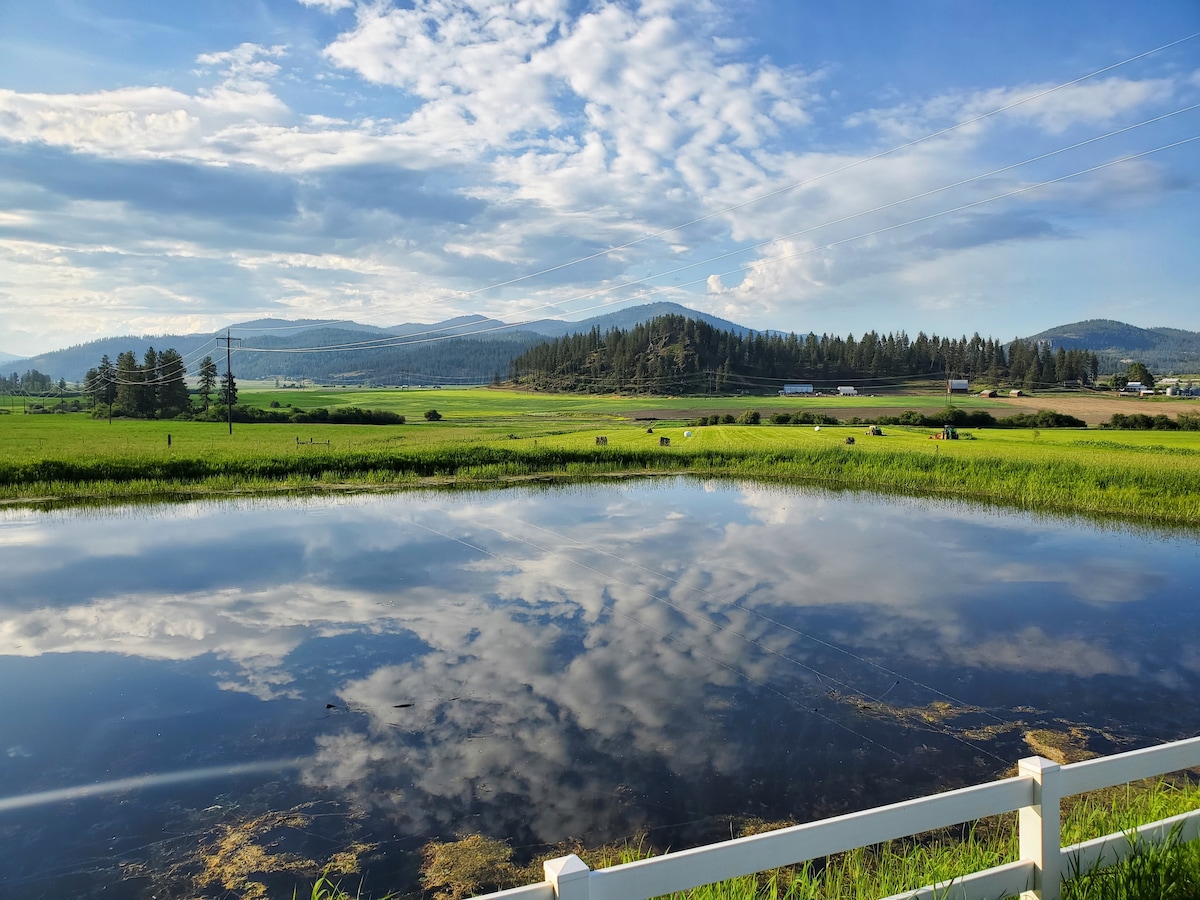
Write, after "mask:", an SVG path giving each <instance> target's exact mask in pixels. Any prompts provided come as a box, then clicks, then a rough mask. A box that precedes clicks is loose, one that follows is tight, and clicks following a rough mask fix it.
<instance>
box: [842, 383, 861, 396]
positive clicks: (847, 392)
mask: <svg viewBox="0 0 1200 900" xmlns="http://www.w3.org/2000/svg"><path fill="white" fill-rule="evenodd" d="M838 394H839V395H841V396H842V397H857V396H858V388H856V387H855V386H854V385H852V384H843V385H838Z"/></svg>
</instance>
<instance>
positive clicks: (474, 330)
mask: <svg viewBox="0 0 1200 900" xmlns="http://www.w3.org/2000/svg"><path fill="white" fill-rule="evenodd" d="M664 315H682V316H685V317H688V318H692V319H699V320H701V321H704V322H707V323H708V324H710V325H712V326H713V327H714V328H717V329H719V330H722V331H731V332H733V333H735V334H738V335H741V336H744V335H746V334H750V333H753V332H754V329H750V328H747V327H746V326H744V325H739V324H737V323H735V322H730V321H728V320H726V319H721V318H718V317H716V316H711V315H708V314H706V313H701V312H697V311H695V310H692V309H688V308H687V307H685V306H680V305H679V304H677V303H650V304H645V305H642V306H633V307H629V308H626V309H622V310H618V311H616V312H611V313H606V314H604V315H601V316H595V317H593V318H590V319H584V320H583V321H580V322H564V321H560V320H556V319H540V320H537V321H533V322H523V323H516V324H511V323H505V322H501V321H499V320H497V319H489V318H486V317H484V316H459V317H457V318H453V319H447V320H445V321H442V322H436V323H433V324H421V323H412V322H410V323H403V324H399V325H393V326H390V327H380V326H376V325H367V324H363V323H360V322H353V321H345V320H327V319H300V320H284V319H270V318H268V319H256V320H253V321H250V322H243V323H240V324H238V325H233V326H230V327H229V328H228V329H222V330H221V331H219V332H214V333H208V334H175V335H153V336H150V335H142V336H132V335H126V336H120V337H109V338H101V339H99V340H95V341H90V342H88V343H86V344H77V345H75V346H73V347H67V348H65V349H62V350H55V351H53V352H50V353H43V354H41V355H39V356H35V357H30V358H21V357H14V356H12V355H11V354H3V353H0V364H2V365H3V366H4V368H5V369H12V370H14V371H15V370H21V371H24V370H27V369H36V370H38V371H40V372H42V373H44V374H46V375H49V376H50V377H51V378H53V379H55V380H57V379H59V378H65V379H67V380H68V381H81V380H82V379H83V378H84V375H85V373H86V372H87V370H88V369H90V368H92V367H94V366H96V365H97V364H98V363H99V362H100V358H101V357H102V356H104V355H106V354H107V355H108V357H109V358H110V359H112V360H116V358H117V355H118V354H119V353H123V352H125V351H127V350H131V351H133V353H134V354H135V355H136V356H137V357H138V358H139V359H141V357H142V356H143V355H144V354H145V352H146V350H147V349H148V348H149V347H154V348H155V349H156V350H164V349H167V348H173V349H174V350H176V351H177V352H179V353H180V355H182V356H183V357H184V359H185V361H186V362H187V364H188V367H189V371H192V372H193V373H194V372H195V370H196V368H197V366H198V364H199V361H200V359H201V358H203V357H204V356H205V355H211V356H212V357H213V358H214V359H215V360H217V362H218V366H219V368H220V369H222V370H224V360H223V359H221V358H220V357H221V356H223V354H224V352H225V348H224V339H225V337H226V335H227V334H228V335H230V336H231V337H232V338H233V339H234V340H233V341H232V342H231V343H232V347H233V349H234V351H235V357H234V359H235V363H234V366H233V368H234V374H235V375H237V376H238V377H239V378H243V379H264V378H266V379H269V378H281V379H285V380H288V381H302V380H311V381H318V382H323V383H355V384H360V383H375V384H413V383H442V384H454V383H475V384H477V383H481V382H484V381H490V380H491V379H493V378H494V377H496V376H499V377H501V378H503V377H504V376H506V375H507V373H508V368H509V363H510V362H511V361H512V359H513V358H515V357H516V356H518V355H520V354H521V353H523V352H525V351H526V350H528V349H530V348H531V347H534V346H536V345H538V344H541V343H543V342H544V341H546V340H547V339H550V338H555V337H562V336H564V335H567V334H572V333H578V332H588V331H591V330H592V329H593V328H596V329H599V331H600V333H601V334H603V333H605V332H607V331H609V330H611V329H613V328H621V329H624V330H628V329H630V328H632V327H634V326H636V325H638V324H641V323H643V322H647V321H649V320H651V319H654V318H657V317H659V316H664ZM1022 340H1025V341H1039V342H1042V343H1045V344H1048V345H1049V346H1050V347H1051V348H1054V349H1057V348H1058V347H1062V348H1064V349H1067V350H1072V349H1082V350H1091V351H1093V352H1095V353H1096V355H1097V357H1098V358H1099V362H1100V371H1101V372H1102V373H1107V372H1116V371H1122V370H1124V369H1125V368H1126V367H1127V366H1128V365H1129V362H1130V361H1131V360H1133V359H1137V360H1138V361H1140V362H1143V363H1145V364H1146V365H1147V366H1148V367H1149V368H1150V369H1151V370H1152V371H1154V372H1158V373H1162V374H1170V373H1172V372H1180V373H1182V372H1189V373H1194V372H1197V371H1200V333H1198V332H1194V331H1184V330H1182V329H1177V328H1138V327H1136V326H1133V325H1128V324H1125V323H1123V322H1116V321H1113V320H1111V319H1089V320H1087V321H1084V322H1075V323H1072V324H1069V325H1060V326H1058V327H1056V328H1050V329H1047V330H1046V331H1042V332H1039V333H1038V334H1035V335H1030V336H1029V337H1027V338H1022Z"/></svg>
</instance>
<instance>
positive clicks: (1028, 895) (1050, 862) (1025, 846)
mask: <svg viewBox="0 0 1200 900" xmlns="http://www.w3.org/2000/svg"><path fill="white" fill-rule="evenodd" d="M1017 774H1018V775H1022V776H1025V775H1028V776H1030V777H1032V778H1033V805H1032V806H1023V807H1021V809H1020V810H1019V812H1018V819H1017V829H1018V832H1019V834H1020V842H1021V850H1020V854H1021V859H1028V860H1031V861H1032V862H1033V884H1032V886H1031V888H1032V889H1031V890H1028V891H1025V892H1024V893H1023V894H1021V898H1022V900H1059V898H1060V896H1061V894H1062V829H1061V824H1060V821H1059V806H1060V803H1061V801H1062V786H1061V785H1060V784H1059V781H1058V778H1059V765H1058V763H1056V762H1051V761H1050V760H1048V759H1043V758H1042V757H1040V756H1030V757H1028V758H1026V759H1023V760H1021V761H1020V762H1018V763H1017Z"/></svg>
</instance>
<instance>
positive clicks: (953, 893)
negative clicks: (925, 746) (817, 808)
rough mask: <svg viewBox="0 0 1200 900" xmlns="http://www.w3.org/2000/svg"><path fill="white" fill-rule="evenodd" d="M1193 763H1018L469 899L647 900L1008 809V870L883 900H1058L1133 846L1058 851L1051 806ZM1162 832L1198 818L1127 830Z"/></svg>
mask: <svg viewBox="0 0 1200 900" xmlns="http://www.w3.org/2000/svg"><path fill="white" fill-rule="evenodd" d="M1197 766H1200V738H1191V739H1190V740H1185V741H1176V742H1174V743H1171V744H1162V745H1160V746H1158V747H1149V748H1147V749H1144V750H1133V751H1131V752H1128V753H1119V754H1117V755H1115V756H1109V757H1104V758H1101V759H1092V760H1087V761H1086V762H1080V763H1072V764H1070V765H1065V766H1060V765H1059V764H1058V763H1054V762H1051V761H1050V760H1048V759H1043V758H1042V757H1039V756H1033V757H1029V758H1027V759H1023V760H1021V761H1020V763H1018V766H1017V775H1016V777H1014V778H1005V779H1003V780H1001V781H995V782H991V783H988V784H980V785H974V786H972V787H966V788H960V789H958V790H954V791H947V792H945V793H942V794H933V795H931V796H928V797H919V798H917V799H915V800H906V801H904V802H902V803H893V804H891V805H889V806H880V807H876V808H874V809H868V810H864V811H862V812H856V813H849V814H847V815H843V816H836V817H834V818H831V819H822V820H820V821H817V822H809V823H806V824H803V825H793V826H791V827H789V828H781V829H779V830H777V831H769V832H765V833H763V834H756V835H751V836H750V837H744V838H737V839H735V840H730V841H722V842H721V843H718V844H709V845H707V846H704V847H695V848H693V849H691V850H683V851H680V852H678V853H669V854H666V855H664V856H656V857H652V858H650V859H643V860H638V861H636V862H631V863H625V864H623V865H619V866H612V867H611V868H607V869H599V870H596V871H592V870H591V869H589V868H588V867H587V866H586V865H585V864H584V862H583V861H582V860H581V859H579V857H578V856H576V855H574V854H571V855H569V856H563V857H559V858H558V859H552V860H549V861H547V862H546V863H545V871H546V880H545V881H543V882H541V883H539V884H531V885H526V886H525V887H519V888H512V889H510V890H507V891H500V892H498V893H494V894H487V895H485V897H483V898H479V900H485V898H486V900H649V898H651V897H658V896H661V895H663V894H672V893H676V892H678V891H686V890H689V889H691V888H694V887H699V886H700V885H703V884H711V883H713V882H717V881H724V880H726V879H729V878H736V877H738V876H741V875H749V874H751V873H754V872H761V871H763V870H765V869H774V868H778V867H780V866H787V865H795V864H798V863H803V862H807V861H808V860H811V859H817V858H820V857H824V856H829V855H830V854H832V853H838V852H841V851H844V850H853V849H855V848H857V847H866V846H870V845H871V844H878V843H881V842H883V841H889V840H894V839H896V838H901V837H908V836H910V835H915V834H920V833H922V832H925V831H933V830H935V829H938V828H946V827H949V826H952V825H958V824H960V823H963V822H969V821H973V820H975V819H981V818H985V817H987V816H993V815H1000V814H1002V813H1008V812H1013V811H1016V812H1017V813H1018V830H1019V836H1020V850H1019V853H1020V859H1019V860H1018V861H1017V862H1013V863H1008V864H1006V865H1003V866H996V867H994V868H991V869H985V870H983V871H981V872H974V873H971V874H969V875H964V876H962V877H959V878H956V879H954V880H953V881H949V882H945V883H943V884H938V885H930V886H928V887H924V888H919V889H916V890H912V891H906V892H904V893H903V894H897V895H896V896H895V898H887V900H899V898H914V900H915V898H920V900H932V898H935V897H936V898H938V900H941V898H947V900H995V898H999V897H1008V896H1015V895H1018V894H1019V895H1021V896H1022V897H1023V898H1040V900H1059V897H1060V893H1061V885H1062V880H1063V878H1064V877H1066V876H1067V875H1069V874H1070V873H1072V872H1081V871H1089V870H1091V869H1095V868H1103V867H1105V866H1109V865H1112V864H1113V863H1115V862H1118V861H1119V860H1121V859H1123V858H1124V857H1125V856H1127V855H1128V854H1129V853H1130V851H1131V848H1132V846H1133V844H1132V843H1131V840H1130V838H1129V836H1127V835H1126V834H1124V833H1116V834H1110V835H1105V836H1104V837H1101V838H1097V839H1095V840H1092V841H1086V842H1084V843H1081V844H1075V845H1073V846H1071V847H1066V848H1064V847H1062V836H1061V832H1060V811H1059V809H1060V803H1061V801H1062V798H1063V797H1068V796H1071V795H1073V794H1081V793H1084V792H1085V791H1093V790H1098V789H1100V788H1106V787H1114V786H1116V785H1119V784H1126V783H1128V782H1131V781H1139V780H1141V779H1143V778H1151V777H1154V776H1156V775H1165V774H1167V773H1169V772H1175V771H1178V770H1180V769H1188V768H1194V767H1197ZM1173 829H1176V830H1177V831H1178V833H1179V835H1180V837H1181V838H1182V839H1183V840H1195V839H1196V838H1197V837H1200V810H1196V811H1194V812H1190V813H1185V814H1183V815H1180V816H1174V817H1172V818H1170V819H1164V820H1162V821H1160V822H1151V823H1149V824H1146V825H1143V826H1141V827H1140V828H1138V829H1137V831H1136V834H1137V836H1138V838H1140V839H1141V840H1143V841H1146V842H1149V843H1161V842H1163V841H1165V840H1166V839H1167V837H1168V836H1169V835H1170V834H1171V833H1172V830H1173Z"/></svg>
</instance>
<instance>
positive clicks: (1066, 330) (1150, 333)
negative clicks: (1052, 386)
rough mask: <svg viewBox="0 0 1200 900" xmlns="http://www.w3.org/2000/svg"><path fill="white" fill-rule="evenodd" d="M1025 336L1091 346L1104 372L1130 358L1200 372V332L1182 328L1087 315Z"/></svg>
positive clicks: (1164, 370) (1165, 370) (1158, 367)
mask: <svg viewBox="0 0 1200 900" xmlns="http://www.w3.org/2000/svg"><path fill="white" fill-rule="evenodd" d="M1024 340H1027V341H1037V342H1042V343H1047V344H1049V345H1050V346H1051V347H1053V348H1055V349H1057V348H1059V347H1062V348H1063V349H1064V350H1091V351H1092V352H1094V353H1095V354H1096V357H1097V358H1098V359H1099V361H1100V371H1101V372H1116V371H1120V370H1123V369H1124V368H1125V367H1126V366H1127V365H1128V364H1129V361H1130V360H1135V359H1136V360H1137V361H1139V362H1143V363H1145V364H1146V365H1147V366H1148V367H1149V368H1150V370H1151V371H1152V372H1157V373H1161V374H1164V375H1165V374H1169V373H1171V372H1188V373H1195V372H1200V332H1195V331H1185V330H1183V329H1181V328H1138V327H1137V326H1136V325H1129V324H1126V323H1125V322H1118V321H1115V320H1114V319H1086V320H1084V321H1082V322H1072V323H1071V324H1069V325H1058V326H1056V327H1054V328H1048V329H1046V330H1045V331H1040V332H1038V333H1037V334H1034V335H1031V336H1029V337H1027V338H1025V339H1024Z"/></svg>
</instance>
